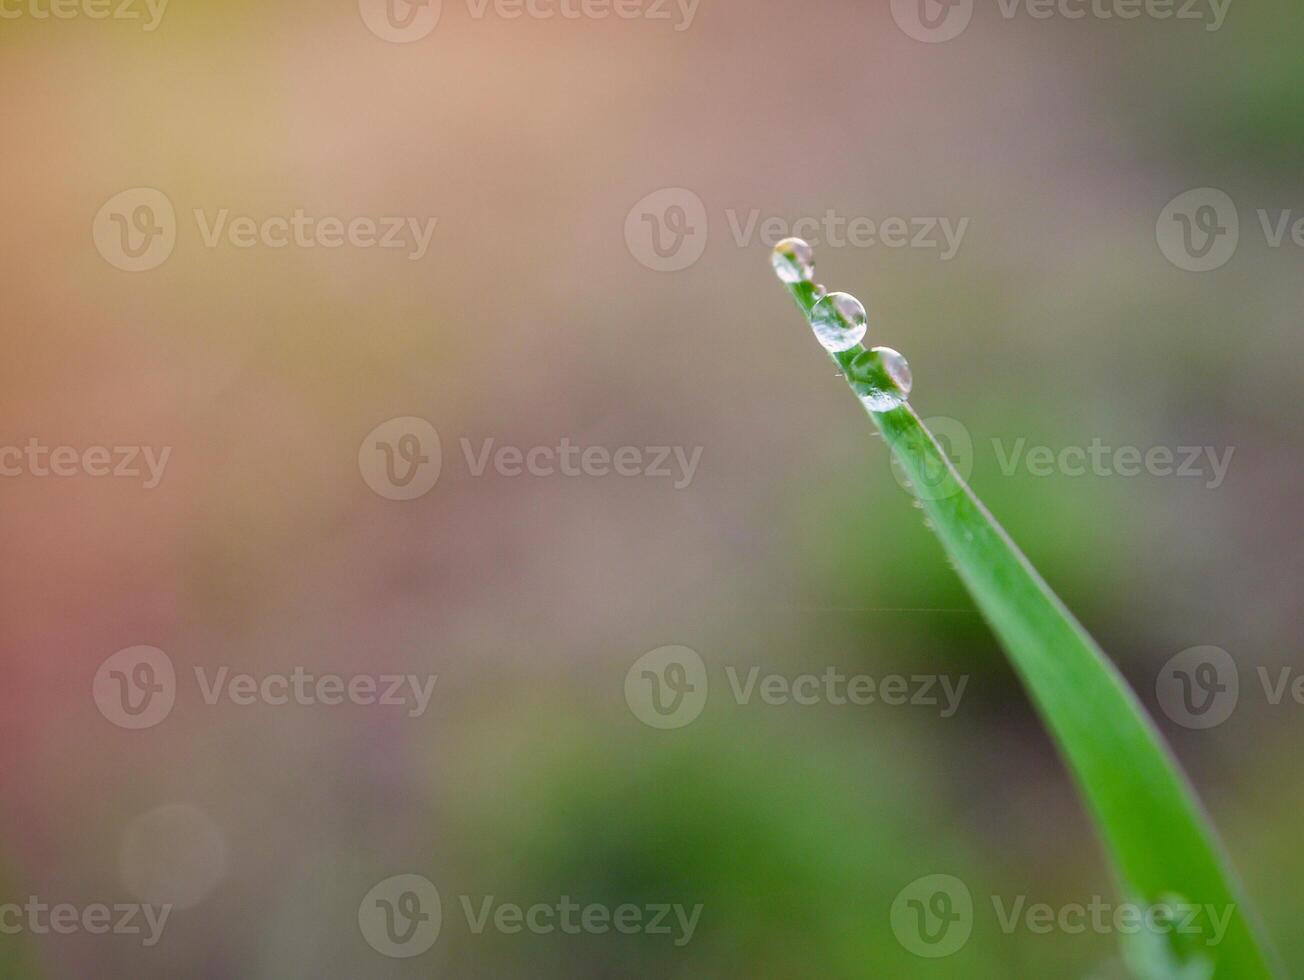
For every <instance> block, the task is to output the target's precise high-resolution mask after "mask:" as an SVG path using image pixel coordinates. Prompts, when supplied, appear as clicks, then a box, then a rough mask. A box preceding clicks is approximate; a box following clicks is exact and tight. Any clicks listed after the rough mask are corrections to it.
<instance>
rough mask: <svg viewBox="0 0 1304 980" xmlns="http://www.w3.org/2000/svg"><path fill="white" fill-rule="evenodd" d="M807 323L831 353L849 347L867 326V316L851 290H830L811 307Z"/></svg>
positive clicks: (858, 338)
mask: <svg viewBox="0 0 1304 980" xmlns="http://www.w3.org/2000/svg"><path fill="white" fill-rule="evenodd" d="M810 325H811V327H812V328H814V330H815V337H816V339H818V340H819V342H820V343H821V344H823V345H824V349H825V350H827V351H830V352H832V353H834V354H836V353H838V352H839V351H844V350H851V348H853V347H855V346H856V345H857V344H858V343H860V341H861V340H862V339H864V336H865V331H866V330H868V329H869V317H868V316H866V315H865V307H864V306H862V305H861V302H860V300H858V299H856V297H854V296H852V295H851V294H850V293H829V294H828V295H827V296H825V297H824V298H823V299H821V300H820V301H819V302H818V303H816V304H815V306H814V307H812V309H811V311H810Z"/></svg>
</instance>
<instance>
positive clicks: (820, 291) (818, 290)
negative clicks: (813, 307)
mask: <svg viewBox="0 0 1304 980" xmlns="http://www.w3.org/2000/svg"><path fill="white" fill-rule="evenodd" d="M811 291H812V292H813V293H814V294H815V302H817V303H818V302H819V301H820V300H822V299H823V298H824V297H825V296H827V295H828V294H829V291H828V290H827V289H825V288H824V283H822V282H817V283H816V284H815V285H814V287H812V290H811Z"/></svg>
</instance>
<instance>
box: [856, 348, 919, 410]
mask: <svg viewBox="0 0 1304 980" xmlns="http://www.w3.org/2000/svg"><path fill="white" fill-rule="evenodd" d="M847 380H848V381H850V382H851V387H852V388H853V389H854V390H855V392H856V395H857V396H858V397H859V398H860V400H861V402H862V403H863V404H864V406H865V407H866V408H867V409H869V410H870V411H871V412H888V411H891V410H892V409H894V408H896V407H897V406H898V405H900V404H901V403H902V402H904V401H905V400H906V399H907V398H909V397H910V388H911V385H912V384H913V383H914V381H913V379H912V378H911V376H910V365H909V364H907V363H906V359H905V358H904V357H902V356H901V355H900V354H898V353H897V352H896V351H894V350H893V349H892V348H891V347H875V348H872V349H871V350H867V351H861V352H860V353H859V354H857V355H856V356H855V358H854V359H853V360H852V362H851V364H850V365H848V367H847Z"/></svg>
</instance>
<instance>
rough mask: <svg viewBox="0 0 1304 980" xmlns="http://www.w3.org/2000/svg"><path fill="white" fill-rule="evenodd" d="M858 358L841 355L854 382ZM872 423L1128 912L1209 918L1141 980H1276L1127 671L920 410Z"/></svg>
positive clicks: (1164, 938) (1170, 935)
mask: <svg viewBox="0 0 1304 980" xmlns="http://www.w3.org/2000/svg"><path fill="white" fill-rule="evenodd" d="M788 289H789V291H790V292H791V293H792V296H793V298H794V299H795V300H796V301H797V305H798V307H800V309H801V310H802V312H803V314H805V316H806V318H807V321H808V322H809V320H810V314H811V309H812V307H813V306H814V304H815V302H816V299H817V295H816V292H815V288H814V286H813V285H812V284H811V283H809V282H798V283H794V284H790V285H789V286H788ZM862 349H863V348H861V347H860V346H859V345H857V346H856V347H855V348H853V349H851V350H849V351H844V352H841V353H837V354H833V355H832V357H833V359H834V360H835V361H836V362H837V363H838V365H839V366H840V367H841V368H842V370H843V373H844V375H846V373H847V371H848V368H849V367H850V365H851V362H852V360H853V359H854V358H855V357H856V355H857V354H859V353H860V352H861V351H862ZM853 387H854V386H853ZM868 414H869V416H870V418H871V419H873V421H874V424H875V425H876V426H877V427H878V429H879V431H880V432H881V433H882V434H883V437H884V439H885V440H886V441H887V442H888V444H889V445H890V446H891V447H892V452H893V453H894V454H895V455H896V457H897V460H898V463H899V465H900V466H901V467H902V469H903V470H904V472H905V474H906V475H907V476H908V478H909V480H910V481H911V484H912V485H913V487H914V490H915V494H916V497H917V498H918V499H919V501H920V504H921V506H922V507H923V510H924V512H925V513H926V515H927V516H928V518H929V519H930V521H929V523H930V524H931V526H932V527H933V529H934V531H935V532H936V534H937V536H938V538H939V539H940V541H941V543H942V546H943V548H944V549H945V550H946V552H947V554H949V555H950V557H951V559H952V562H953V564H954V567H955V569H956V570H957V572H958V573H959V575H960V578H961V579H962V580H963V581H964V584H965V586H966V587H967V588H968V590H969V592H970V593H971V594H972V595H973V598H974V601H975V603H976V604H977V606H978V608H979V610H980V611H981V612H982V614H983V616H984V618H985V619H986V620H987V622H988V624H989V625H990V626H991V628H992V631H993V632H994V633H995V634H996V636H997V638H998V639H999V640H1000V642H1001V645H1002V646H1003V647H1004V648H1005V650H1006V652H1007V654H1008V655H1009V657H1010V660H1011V662H1012V663H1013V665H1014V667H1015V669H1016V671H1017V672H1018V674H1019V675H1020V677H1021V678H1022V680H1023V683H1024V685H1025V686H1026V688H1027V690H1028V692H1029V694H1030V695H1031V697H1032V699H1033V701H1034V703H1035V704H1036V706H1037V709H1038V711H1039V712H1040V714H1041V716H1042V718H1043V719H1044V721H1045V723H1046V725H1047V726H1048V727H1049V729H1050V731H1051V733H1052V735H1053V736H1054V738H1055V740H1056V742H1057V743H1058V745H1059V747H1060V750H1061V751H1062V753H1063V755H1064V757H1065V758H1066V760H1067V762H1068V765H1069V768H1070V770H1071V771H1072V773H1073V775H1074V777H1075V778H1076V780H1077V783H1078V785H1079V787H1080V789H1081V791H1082V794H1083V796H1084V797H1085V799H1086V802H1087V805H1088V807H1089V808H1090V810H1091V812H1092V814H1093V816H1094V818H1095V821H1096V824H1097V826H1098V827H1099V830H1100V833H1101V834H1102V836H1103V838H1104V840H1105V842H1106V844H1107V846H1108V849H1109V851H1110V852H1111V853H1112V855H1113V859H1114V863H1115V867H1116V870H1117V873H1118V875H1119V877H1120V879H1121V885H1122V891H1123V898H1124V900H1126V901H1129V902H1134V903H1136V904H1138V905H1140V906H1141V907H1142V908H1150V907H1153V906H1173V905H1175V904H1177V903H1182V904H1184V905H1190V906H1199V907H1200V909H1201V910H1202V911H1201V913H1200V914H1199V916H1198V917H1197V918H1196V920H1195V921H1194V923H1193V924H1192V925H1193V927H1194V928H1198V929H1199V930H1200V931H1199V932H1197V933H1194V934H1192V933H1188V932H1184V931H1182V930H1181V929H1178V928H1168V929H1162V930H1155V931H1149V932H1146V931H1142V932H1141V933H1139V934H1135V935H1131V936H1128V935H1121V936H1120V938H1121V939H1122V940H1124V953H1125V956H1126V958H1127V960H1128V963H1129V966H1130V967H1131V969H1132V970H1133V972H1134V973H1136V975H1137V976H1139V977H1143V978H1146V980H1173V978H1183V980H1187V978H1190V980H1195V978H1201V980H1206V978H1215V980H1233V978H1234V980H1252V978H1259V977H1272V976H1274V975H1276V972H1275V964H1274V965H1273V966H1270V962H1271V961H1270V954H1269V952H1268V951H1267V949H1268V947H1267V946H1266V944H1265V943H1264V942H1263V941H1262V940H1261V938H1260V936H1259V933H1258V927H1257V924H1256V923H1255V922H1254V920H1253V916H1252V915H1251V913H1250V912H1249V910H1248V908H1247V906H1246V904H1245V901H1244V899H1243V898H1242V895H1241V890H1240V887H1239V884H1238V883H1237V882H1236V880H1235V878H1234V875H1233V874H1232V872H1231V870H1230V867H1229V864H1228V862H1227V860H1226V857H1225V856H1224V854H1223V852H1222V848H1221V845H1220V844H1219V843H1218V840H1217V835H1216V834H1215V832H1214V830H1213V828H1212V826H1211V824H1210V822H1209V820H1208V818H1207V817H1206V815H1205V814H1204V812H1203V810H1202V808H1201V806H1200V804H1199V802H1198V801H1197V799H1196V797H1195V793H1194V791H1193V790H1192V789H1191V787H1190V785H1189V783H1188V782H1187V780H1186V777H1185V775H1184V774H1183V773H1182V771H1181V769H1180V767H1179V766H1178V764H1177V762H1176V760H1175V759H1174V758H1173V756H1172V755H1171V753H1170V752H1169V750H1168V748H1167V746H1166V744H1165V743H1164V741H1163V739H1162V737H1161V736H1160V734H1159V732H1158V730H1157V729H1156V728H1155V726H1154V724H1153V722H1152V721H1151V720H1150V718H1149V716H1148V715H1147V714H1146V711H1145V709H1144V708H1143V707H1142V705H1141V703H1140V701H1139V700H1138V699H1137V697H1136V695H1135V694H1134V693H1133V692H1132V690H1131V689H1130V688H1129V687H1128V686H1127V684H1126V682H1125V681H1124V680H1123V678H1122V676H1121V675H1120V674H1119V672H1118V670H1117V669H1116V668H1115V667H1114V665H1113V664H1112V663H1111V662H1110V661H1109V659H1108V658H1107V657H1106V656H1105V654H1104V653H1103V652H1102V651H1101V649H1100V648H1099V647H1098V646H1097V645H1096V643H1095V641H1093V640H1092V639H1091V637H1090V636H1089V635H1088V634H1087V632H1086V630H1085V629H1083V627H1082V626H1081V624H1079V623H1078V621H1077V620H1076V619H1074V617H1073V615H1072V613H1070V612H1069V611H1068V609H1067V608H1066V607H1065V606H1064V604H1063V603H1062V602H1061V601H1060V600H1059V598H1058V597H1057V596H1056V595H1055V594H1054V593H1053V592H1052V591H1051V590H1050V587H1049V586H1048V585H1047V584H1046V583H1045V582H1044V581H1043V580H1042V578H1041V576H1040V575H1038V574H1037V571H1036V569H1034V568H1033V567H1032V565H1031V564H1030V563H1029V562H1028V559H1027V558H1026V557H1024V555H1023V553H1022V552H1021V551H1020V550H1019V549H1018V547H1017V546H1016V545H1015V544H1014V542H1013V541H1012V540H1010V538H1009V536H1008V535H1007V534H1006V533H1005V531H1004V529H1003V528H1002V527H1001V526H1000V525H999V524H998V523H997V522H996V519H995V518H994V517H992V515H991V514H990V513H989V512H988V511H987V509H986V508H985V507H984V506H983V505H982V503H981V502H980V501H979V500H978V498H977V497H976V496H974V494H973V492H972V491H971V490H970V489H969V487H968V485H967V484H966V483H965V481H964V479H963V478H962V477H961V476H960V474H959V473H958V472H957V471H956V469H955V467H954V466H953V465H952V464H951V461H950V460H949V459H947V457H946V454H945V453H944V452H943V450H942V448H941V447H940V446H939V445H938V443H937V440H936V439H934V438H933V436H932V434H931V433H930V432H929V431H928V429H927V428H926V427H925V426H924V424H923V422H921V421H920V419H919V417H918V416H917V415H916V414H915V412H914V410H913V409H912V408H911V407H910V405H909V404H908V403H904V404H902V405H900V406H899V407H896V408H893V409H890V410H888V411H881V412H875V411H869V412H868ZM1211 912H1212V913H1213V915H1214V916H1216V917H1218V919H1219V920H1221V917H1223V916H1227V919H1226V925H1225V931H1221V930H1220V929H1219V927H1218V926H1216V925H1213V924H1212V923H1213V921H1214V920H1213V919H1212V918H1211V917H1210V913H1211ZM1177 924H1178V925H1180V923H1177ZM1122 932H1123V930H1120V933H1122Z"/></svg>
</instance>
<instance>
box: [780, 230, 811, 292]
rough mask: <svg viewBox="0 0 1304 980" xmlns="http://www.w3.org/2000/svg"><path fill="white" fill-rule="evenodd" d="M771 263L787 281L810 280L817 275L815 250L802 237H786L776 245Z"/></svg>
mask: <svg viewBox="0 0 1304 980" xmlns="http://www.w3.org/2000/svg"><path fill="white" fill-rule="evenodd" d="M770 264H771V265H773V266H774V271H775V274H776V275H778V277H779V278H780V279H782V280H783V281H784V282H786V283H794V282H810V281H811V279H812V277H814V275H815V250H814V249H812V248H811V247H810V246H809V245H807V244H806V243H805V242H804V241H802V240H801V239H800V238H785V239H784V240H783V241H781V242H779V244H777V245H775V246H774V251H773V252H771V253H770Z"/></svg>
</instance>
